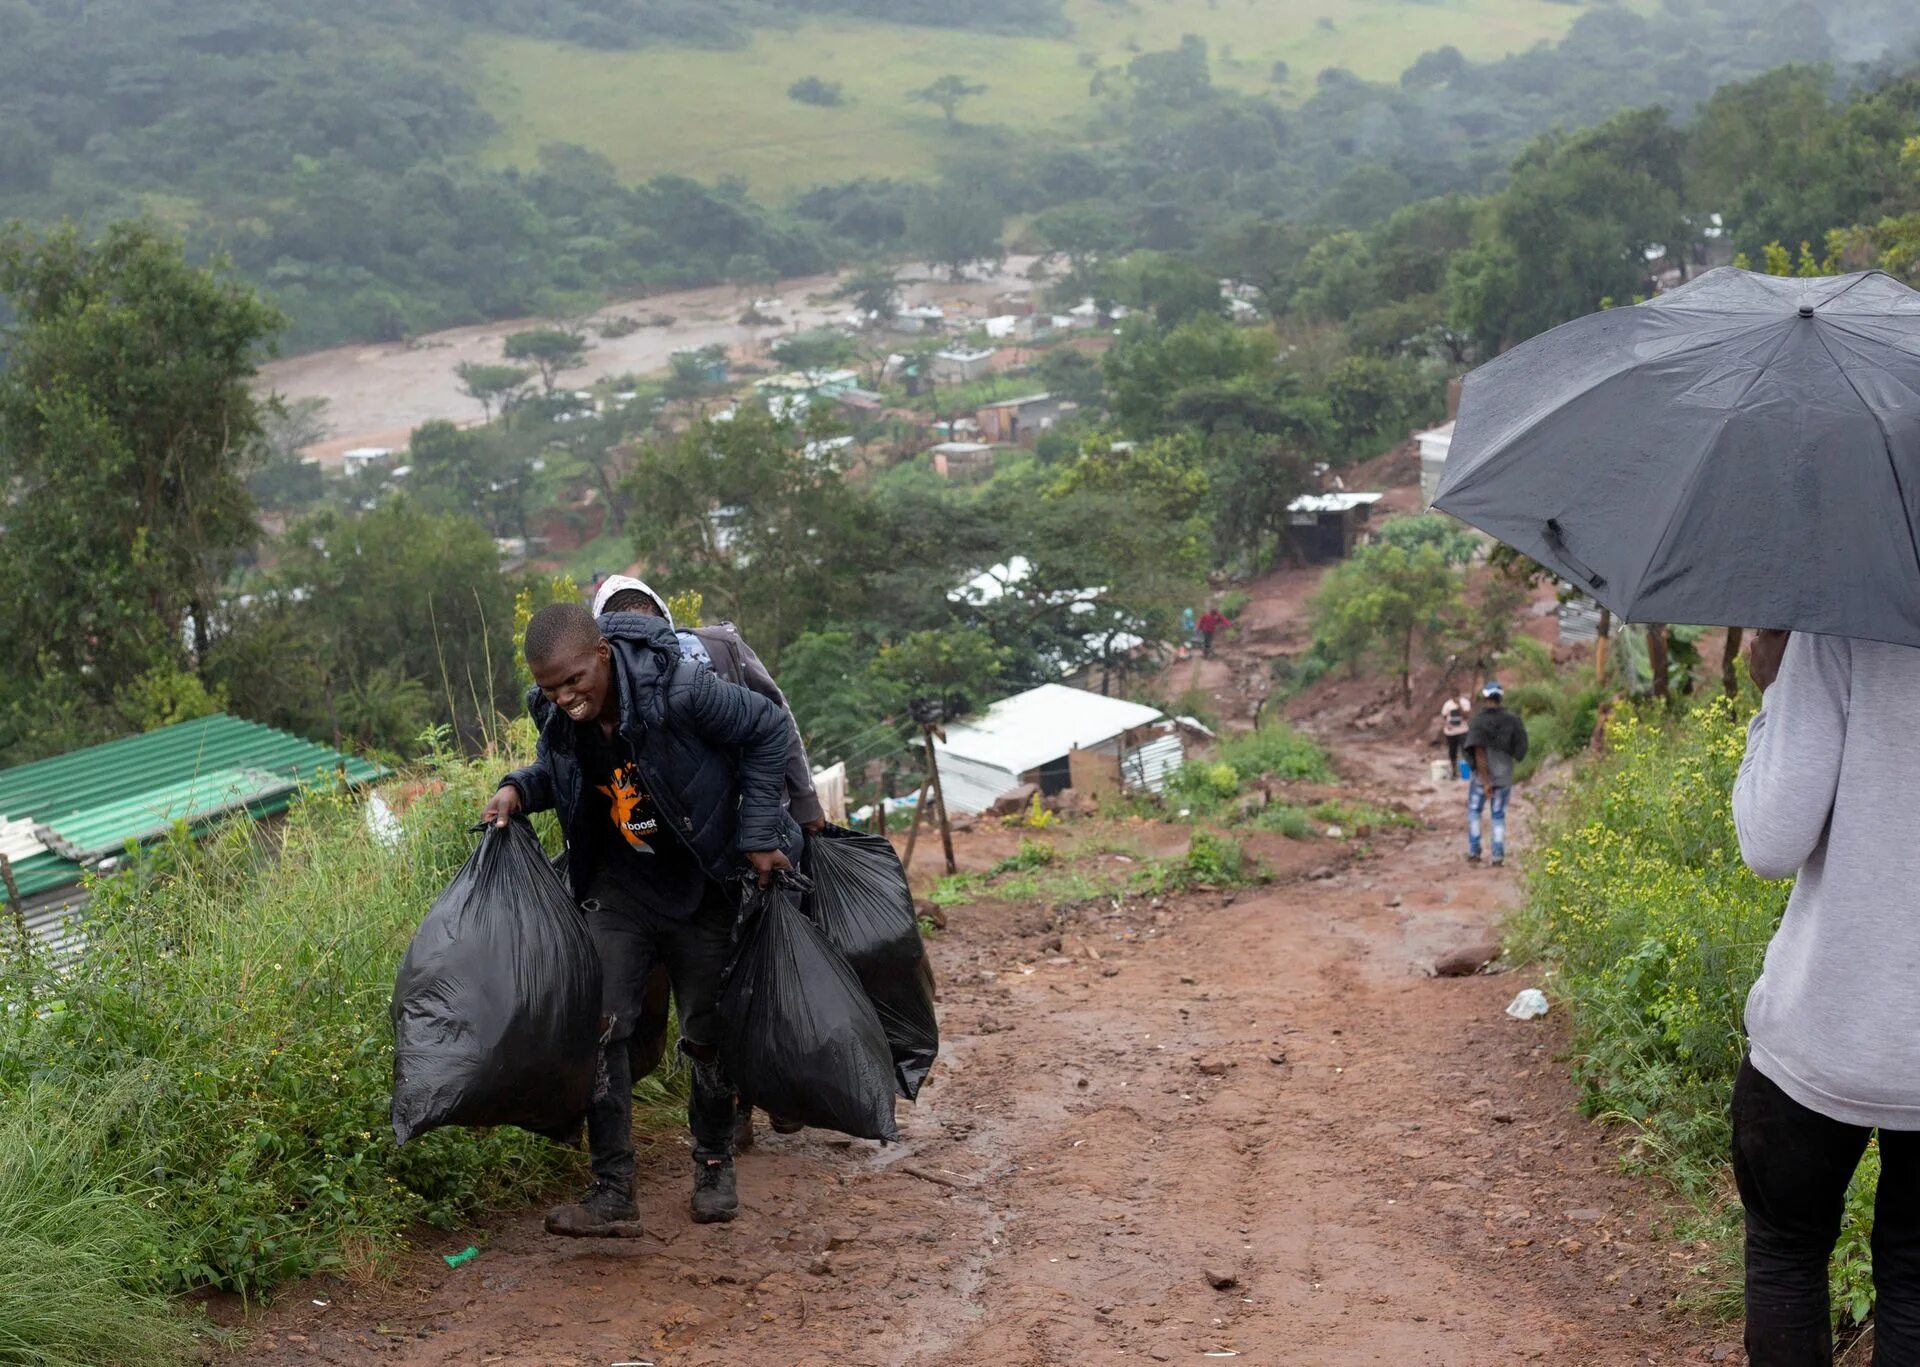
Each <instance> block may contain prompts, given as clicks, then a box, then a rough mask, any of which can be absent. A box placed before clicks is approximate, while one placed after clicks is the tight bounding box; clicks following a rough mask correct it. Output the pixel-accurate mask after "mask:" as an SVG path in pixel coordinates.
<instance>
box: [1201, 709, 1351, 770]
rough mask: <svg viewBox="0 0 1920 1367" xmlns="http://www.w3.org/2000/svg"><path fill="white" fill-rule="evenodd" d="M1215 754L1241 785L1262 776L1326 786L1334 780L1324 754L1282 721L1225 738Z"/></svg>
mask: <svg viewBox="0 0 1920 1367" xmlns="http://www.w3.org/2000/svg"><path fill="white" fill-rule="evenodd" d="M1214 755H1215V758H1216V759H1218V760H1219V762H1220V763H1222V764H1229V765H1232V766H1233V771H1234V773H1236V774H1238V775H1239V777H1240V781H1241V782H1243V783H1248V782H1251V781H1252V780H1254V779H1256V778H1259V777H1260V776H1261V775H1263V774H1272V775H1273V776H1274V777H1276V778H1295V779H1303V780H1306V781H1307V782H1311V783H1326V782H1330V781H1331V780H1332V778H1333V766H1332V765H1331V764H1329V763H1328V762H1327V752H1326V751H1325V750H1322V749H1321V748H1320V747H1319V746H1318V745H1315V744H1314V743H1313V742H1312V741H1310V740H1308V739H1307V738H1306V737H1305V736H1303V735H1301V734H1300V733H1299V732H1298V731H1296V730H1294V729H1293V728H1292V727H1291V726H1288V725H1287V724H1286V723H1285V722H1281V721H1270V722H1268V723H1267V724H1266V725H1265V726H1262V727H1261V728H1260V729H1259V730H1257V731H1244V732H1241V733H1240V734H1238V735H1234V736H1228V737H1226V738H1225V739H1223V740H1222V741H1221V742H1220V744H1219V745H1218V746H1216V747H1215V750H1214Z"/></svg>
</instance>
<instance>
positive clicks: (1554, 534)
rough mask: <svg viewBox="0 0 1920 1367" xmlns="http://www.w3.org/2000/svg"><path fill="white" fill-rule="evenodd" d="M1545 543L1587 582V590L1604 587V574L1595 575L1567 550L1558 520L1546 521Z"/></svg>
mask: <svg viewBox="0 0 1920 1367" xmlns="http://www.w3.org/2000/svg"><path fill="white" fill-rule="evenodd" d="M1547 543H1548V544H1549V545H1551V546H1552V547H1553V549H1554V553H1555V554H1557V555H1558V556H1559V557H1560V558H1561V559H1562V560H1564V561H1566V562H1567V565H1568V567H1569V568H1571V569H1572V570H1573V572H1574V573H1575V574H1577V575H1579V576H1580V577H1581V578H1582V579H1584V580H1586V581H1587V585H1588V587H1589V588H1596V589H1598V588H1604V587H1606V583H1607V577H1606V576H1605V575H1604V574H1596V573H1595V572H1594V569H1593V567H1592V566H1591V565H1589V564H1587V563H1586V562H1585V561H1583V560H1581V559H1580V557H1579V556H1577V555H1575V554H1574V553H1573V552H1572V551H1570V550H1568V549H1567V534H1566V532H1564V531H1563V530H1561V527H1560V519H1559V518H1557V517H1550V518H1548V519H1547Z"/></svg>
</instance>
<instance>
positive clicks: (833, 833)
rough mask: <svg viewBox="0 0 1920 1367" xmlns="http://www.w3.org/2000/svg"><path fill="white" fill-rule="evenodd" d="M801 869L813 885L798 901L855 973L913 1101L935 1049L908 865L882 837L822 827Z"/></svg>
mask: <svg viewBox="0 0 1920 1367" xmlns="http://www.w3.org/2000/svg"><path fill="white" fill-rule="evenodd" d="M806 873H807V877H808V879H809V880H811V881H812V883H813V891H812V892H810V893H808V894H807V898H806V901H805V903H804V905H805V907H806V909H807V911H808V913H809V914H810V915H811V916H812V917H813V919H814V922H815V924H817V925H818V926H819V927H820V929H821V930H823V931H825V932H826V935H827V939H829V940H830V941H832V942H833V947H834V948H835V949H837V950H839V951H840V952H841V953H842V954H843V955H845V956H846V960H847V962H848V963H849V964H851V965H852V966H853V971H854V972H855V973H856V974H858V975H859V978H860V985H861V986H862V987H864V988H865V989H866V990H867V996H868V997H869V998H871V999H872V1001H873V1008H874V1010H875V1011H877V1012H878V1013H879V1015H880V1024H881V1026H882V1027H883V1028H884V1029H885V1030H886V1032H887V1044H888V1045H889V1047H890V1048H891V1049H892V1051H893V1068H894V1073H895V1081H896V1084H897V1085H898V1087H899V1088H900V1095H901V1096H903V1097H905V1098H907V1100H909V1101H911V1100H913V1099H914V1098H915V1097H916V1096H918V1095H919V1094H920V1084H921V1083H923V1082H925V1081H926V1079H927V1071H928V1070H929V1069H930V1068H932V1067H933V1060H934V1056H935V1055H936V1054H938V1053H939V1052H940V1022H939V1020H938V1018H937V1017H936V1016H935V1014H934V1009H933V968H932V966H931V965H930V964H929V963H928V962H927V947H926V945H925V944H924V943H922V942H921V939H920V917H919V915H918V914H917V913H916V912H915V911H914V909H913V892H912V890H911V889H910V888H909V887H908V886H907V871H906V869H904V868H903V867H901V864H900V856H899V855H897V854H895V853H894V852H893V846H892V845H891V844H890V843H889V842H888V841H887V839H886V837H884V836H878V835H862V834H861V833H860V832H858V831H849V830H843V829H842V828H841V827H838V826H828V827H826V828H825V829H824V830H822V831H820V832H819V833H818V834H815V835H810V836H808V837H807V853H806Z"/></svg>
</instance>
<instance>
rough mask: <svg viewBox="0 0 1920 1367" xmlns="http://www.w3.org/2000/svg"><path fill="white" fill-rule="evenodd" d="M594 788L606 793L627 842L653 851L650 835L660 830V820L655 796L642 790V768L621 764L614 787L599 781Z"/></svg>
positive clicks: (615, 821)
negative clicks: (654, 802)
mask: <svg viewBox="0 0 1920 1367" xmlns="http://www.w3.org/2000/svg"><path fill="white" fill-rule="evenodd" d="M594 787H596V788H598V789H599V790H600V791H601V792H602V793H603V794H605V795H606V799H607V804H608V810H609V812H610V814H611V815H612V817H613V824H614V826H615V827H616V828H617V829H618V830H619V832H620V834H621V835H623V836H625V837H626V838H627V843H628V844H629V845H631V846H633V848H634V849H636V850H646V851H651V850H652V848H653V846H652V844H651V843H650V841H649V839H648V837H650V836H651V835H652V834H653V833H654V832H655V831H657V830H659V829H660V822H659V819H658V818H657V817H655V816H654V814H653V798H652V796H651V795H650V794H648V793H646V792H644V791H642V790H641V787H640V774H639V771H638V770H637V769H636V768H634V766H633V765H631V764H621V765H617V766H615V768H614V771H613V783H612V785H611V786H609V785H607V784H604V783H596V784H594Z"/></svg>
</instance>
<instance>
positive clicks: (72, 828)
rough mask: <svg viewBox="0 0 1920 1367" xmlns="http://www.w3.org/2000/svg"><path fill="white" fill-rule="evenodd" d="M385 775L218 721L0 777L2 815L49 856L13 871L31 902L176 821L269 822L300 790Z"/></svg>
mask: <svg viewBox="0 0 1920 1367" xmlns="http://www.w3.org/2000/svg"><path fill="white" fill-rule="evenodd" d="M385 772H386V770H385V769H383V768H381V767H380V766H379V765H377V764H374V763H372V762H370V761H368V760H364V759H356V758H354V757H353V756H351V755H343V754H341V753H340V752H339V751H337V750H333V749H330V748H328V747H327V746H324V745H315V744H313V743H312V742H311V741H305V740H302V739H300V738H299V737H298V736H294V735H289V734H288V733H287V732H285V731H278V730H275V729H274V728H273V727H271V726H262V725H260V724H259V723H258V722H250V721H242V720H241V719H240V718H238V717H229V716H226V715H224V714H215V715H214V716H211V717H201V718H199V719H198V720H195V721H184V722H179V723H177V724H175V725H173V726H167V727H162V728H161V729H160V730H158V731H149V732H147V733H146V734H145V735H140V736H128V737H125V738H124V739H121V740H115V741H108V742H107V743H106V744H105V745H96V746H93V747H91V748H89V749H86V750H76V751H74V752H73V753H72V754H68V755H60V756H57V757H55V758H53V759H44V760H39V761H37V762H35V763H33V764H22V765H20V766H18V767H16V768H13V769H7V770H0V816H6V817H12V818H16V819H27V820H31V821H33V822H34V823H35V825H36V826H37V827H39V828H41V838H42V840H43V841H45V843H47V845H48V846H49V848H50V852H49V853H47V854H43V855H39V854H37V855H32V856H30V857H28V858H26V859H22V860H20V861H19V862H17V863H16V864H15V865H14V866H13V867H14V877H15V879H16V881H17V882H18V883H19V885H20V895H21V896H22V897H31V896H33V895H35V894H36V893H39V892H45V891H47V890H49V889H51V888H58V887H62V886H65V885H66V884H69V883H75V882H78V881H79V879H80V873H81V867H80V864H79V863H78V862H76V859H75V858H73V857H72V856H78V857H79V858H83V859H87V860H92V859H97V858H100V857H102V856H104V855H107V854H113V853H117V852H118V851H120V850H121V849H123V848H124V847H125V846H126V843H127V842H128V841H129V840H135V841H139V840H149V839H152V838H153V837H154V836H156V835H159V834H161V833H163V832H164V831H166V830H167V829H168V828H169V827H170V826H171V825H172V824H173V823H174V822H175V821H186V822H188V823H189V824H190V825H203V824H205V823H207V822H208V821H211V820H213V819H214V818H216V817H218V816H220V815H223V814H225V813H229V812H239V811H245V812H247V813H249V814H251V815H253V816H265V815H268V814H270V813H273V812H277V811H281V810H284V809H285V807H286V806H287V804H288V803H289V802H291V801H292V800H293V795H294V793H295V792H296V791H298V789H299V788H300V787H301V786H302V785H312V786H325V785H328V784H332V783H337V782H339V781H340V780H341V779H342V778H344V779H345V780H346V781H347V782H348V783H351V784H356V785H357V784H363V783H370V782H372V781H373V780H374V779H376V778H379V777H380V776H381V775H382V774H384V773H385Z"/></svg>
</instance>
